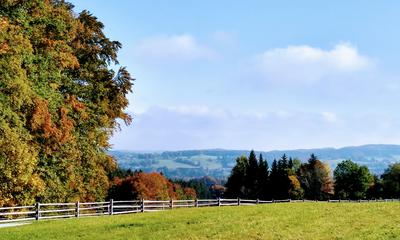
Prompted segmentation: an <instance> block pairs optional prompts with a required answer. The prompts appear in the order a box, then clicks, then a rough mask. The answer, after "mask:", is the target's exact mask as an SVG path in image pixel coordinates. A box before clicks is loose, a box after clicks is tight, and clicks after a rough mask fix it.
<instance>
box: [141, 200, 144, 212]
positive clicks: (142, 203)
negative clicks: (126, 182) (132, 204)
mask: <svg viewBox="0 0 400 240" xmlns="http://www.w3.org/2000/svg"><path fill="white" fill-rule="evenodd" d="M140 211H141V212H144V198H142V199H141V200H140Z"/></svg>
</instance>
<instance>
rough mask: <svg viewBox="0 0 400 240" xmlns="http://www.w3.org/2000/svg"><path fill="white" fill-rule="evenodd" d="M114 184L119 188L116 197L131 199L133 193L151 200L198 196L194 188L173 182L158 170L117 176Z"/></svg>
mask: <svg viewBox="0 0 400 240" xmlns="http://www.w3.org/2000/svg"><path fill="white" fill-rule="evenodd" d="M114 185H115V186H116V188H117V189H119V191H117V192H118V194H117V196H114V197H116V198H121V199H122V198H124V199H129V198H131V195H132V194H133V195H134V196H136V198H144V199H149V200H167V199H187V198H189V199H190V198H191V199H194V198H196V191H195V190H194V189H193V188H185V189H182V187H181V186H180V185H179V184H173V183H172V182H170V181H169V180H168V179H167V178H165V177H164V176H163V175H161V174H159V173H156V172H152V173H143V172H139V173H135V174H134V175H133V176H128V177H126V178H125V179H120V178H115V179H114ZM127 189H129V191H128V192H127V191H126V190H127Z"/></svg>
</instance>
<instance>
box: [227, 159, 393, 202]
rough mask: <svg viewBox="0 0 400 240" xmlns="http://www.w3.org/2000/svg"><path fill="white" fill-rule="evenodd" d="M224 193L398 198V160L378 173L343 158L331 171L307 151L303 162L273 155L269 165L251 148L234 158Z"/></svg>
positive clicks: (260, 196) (267, 196) (265, 196)
mask: <svg viewBox="0 0 400 240" xmlns="http://www.w3.org/2000/svg"><path fill="white" fill-rule="evenodd" d="M225 187H226V191H225V193H224V196H225V197H229V198H231V197H232V198H236V197H240V198H249V199H257V198H258V199H287V198H291V199H312V200H326V199H334V198H335V199H367V198H368V199H373V198H400V163H396V164H392V165H390V166H389V167H388V168H387V169H386V170H385V172H384V173H383V174H382V175H381V176H380V177H379V176H377V175H373V174H372V173H371V172H370V171H369V169H368V167H366V166H360V165H359V164H357V163H355V162H353V161H351V160H345V161H342V162H341V163H339V164H338V165H337V166H336V168H335V169H334V171H333V174H332V171H331V169H330V167H329V165H328V164H327V163H324V162H322V161H321V160H319V159H318V158H317V156H315V155H314V154H311V156H310V158H309V159H308V161H307V162H305V163H302V162H301V161H300V160H299V159H296V158H295V159H293V158H291V157H287V156H286V155H285V154H284V155H283V156H282V157H281V158H280V159H278V160H276V159H274V160H273V162H272V165H271V167H269V166H268V162H267V161H266V160H264V159H263V156H262V155H261V154H260V155H259V157H258V158H257V156H256V154H255V152H254V151H251V152H250V155H249V157H246V156H241V157H238V158H237V159H236V165H235V166H234V167H233V169H232V172H231V175H230V176H229V177H228V180H227V183H226V185H225Z"/></svg>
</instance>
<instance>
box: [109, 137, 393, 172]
mask: <svg viewBox="0 0 400 240" xmlns="http://www.w3.org/2000/svg"><path fill="white" fill-rule="evenodd" d="M257 153H258V154H260V153H261V154H262V155H263V157H264V158H266V159H267V160H268V163H269V165H271V162H272V161H273V159H275V158H276V159H278V158H280V157H281V156H282V155H283V154H286V155H287V156H289V157H293V158H299V159H300V160H301V161H303V162H304V161H307V159H308V157H309V156H310V154H311V153H314V154H316V155H317V156H318V158H319V159H321V160H323V161H326V162H328V163H329V164H330V166H331V167H332V169H334V168H335V167H336V165H337V163H339V162H341V161H343V160H345V159H352V160H353V161H355V162H357V163H359V164H362V165H366V166H368V168H369V169H370V170H371V171H372V172H373V173H375V174H382V173H383V171H384V170H385V169H386V168H387V167H388V165H389V164H391V163H394V162H398V161H400V145H384V144H379V145H364V146H357V147H344V148H337V149H336V148H318V149H298V150H282V151H281V150H279V151H268V152H262V151H257ZM110 154H111V155H112V156H113V157H114V158H115V159H117V161H118V164H119V166H120V167H122V168H126V169H132V170H138V169H141V170H143V171H146V172H147V171H157V172H163V174H165V175H166V176H167V177H170V178H183V179H189V178H199V177H203V176H211V177H215V178H219V179H224V178H226V177H227V176H229V174H230V171H231V169H232V167H233V166H234V165H235V162H236V158H237V157H238V156H241V155H248V154H249V151H246V150H224V149H209V150H185V151H166V152H161V153H157V152H155V153H138V152H131V151H110Z"/></svg>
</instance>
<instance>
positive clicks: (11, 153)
mask: <svg viewBox="0 0 400 240" xmlns="http://www.w3.org/2000/svg"><path fill="white" fill-rule="evenodd" d="M103 28H104V26H103V24H102V23H101V22H100V21H98V20H97V18H96V17H94V16H93V15H91V14H90V13H89V12H87V11H83V12H81V13H80V14H76V13H74V12H73V6H72V5H71V4H69V3H67V2H65V1H62V0H29V1H28V0H21V1H13V0H0V181H1V185H0V205H14V204H31V203H33V202H34V201H35V200H39V201H75V200H81V201H83V200H100V199H104V198H105V196H106V194H107V189H108V187H109V179H108V177H107V176H108V174H109V173H110V172H111V171H112V170H113V168H115V161H114V160H113V159H112V158H111V157H110V156H109V155H107V152H106V150H107V149H108V148H109V143H108V140H109V137H110V135H111V134H112V132H113V131H114V129H115V128H116V127H118V119H122V120H124V121H125V122H126V123H129V122H130V121H131V117H130V116H129V115H128V114H126V113H125V112H124V109H125V108H126V107H127V105H128V100H127V98H126V95H127V94H128V93H129V92H130V91H131V87H132V78H131V76H130V75H129V73H128V71H127V70H126V69H125V68H119V70H117V71H116V72H115V71H114V70H112V69H113V68H115V67H116V66H117V65H118V61H117V52H118V49H119V48H120V47H121V44H120V43H119V42H116V41H111V40H110V39H108V38H107V37H106V36H105V34H104V33H103Z"/></svg>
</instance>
